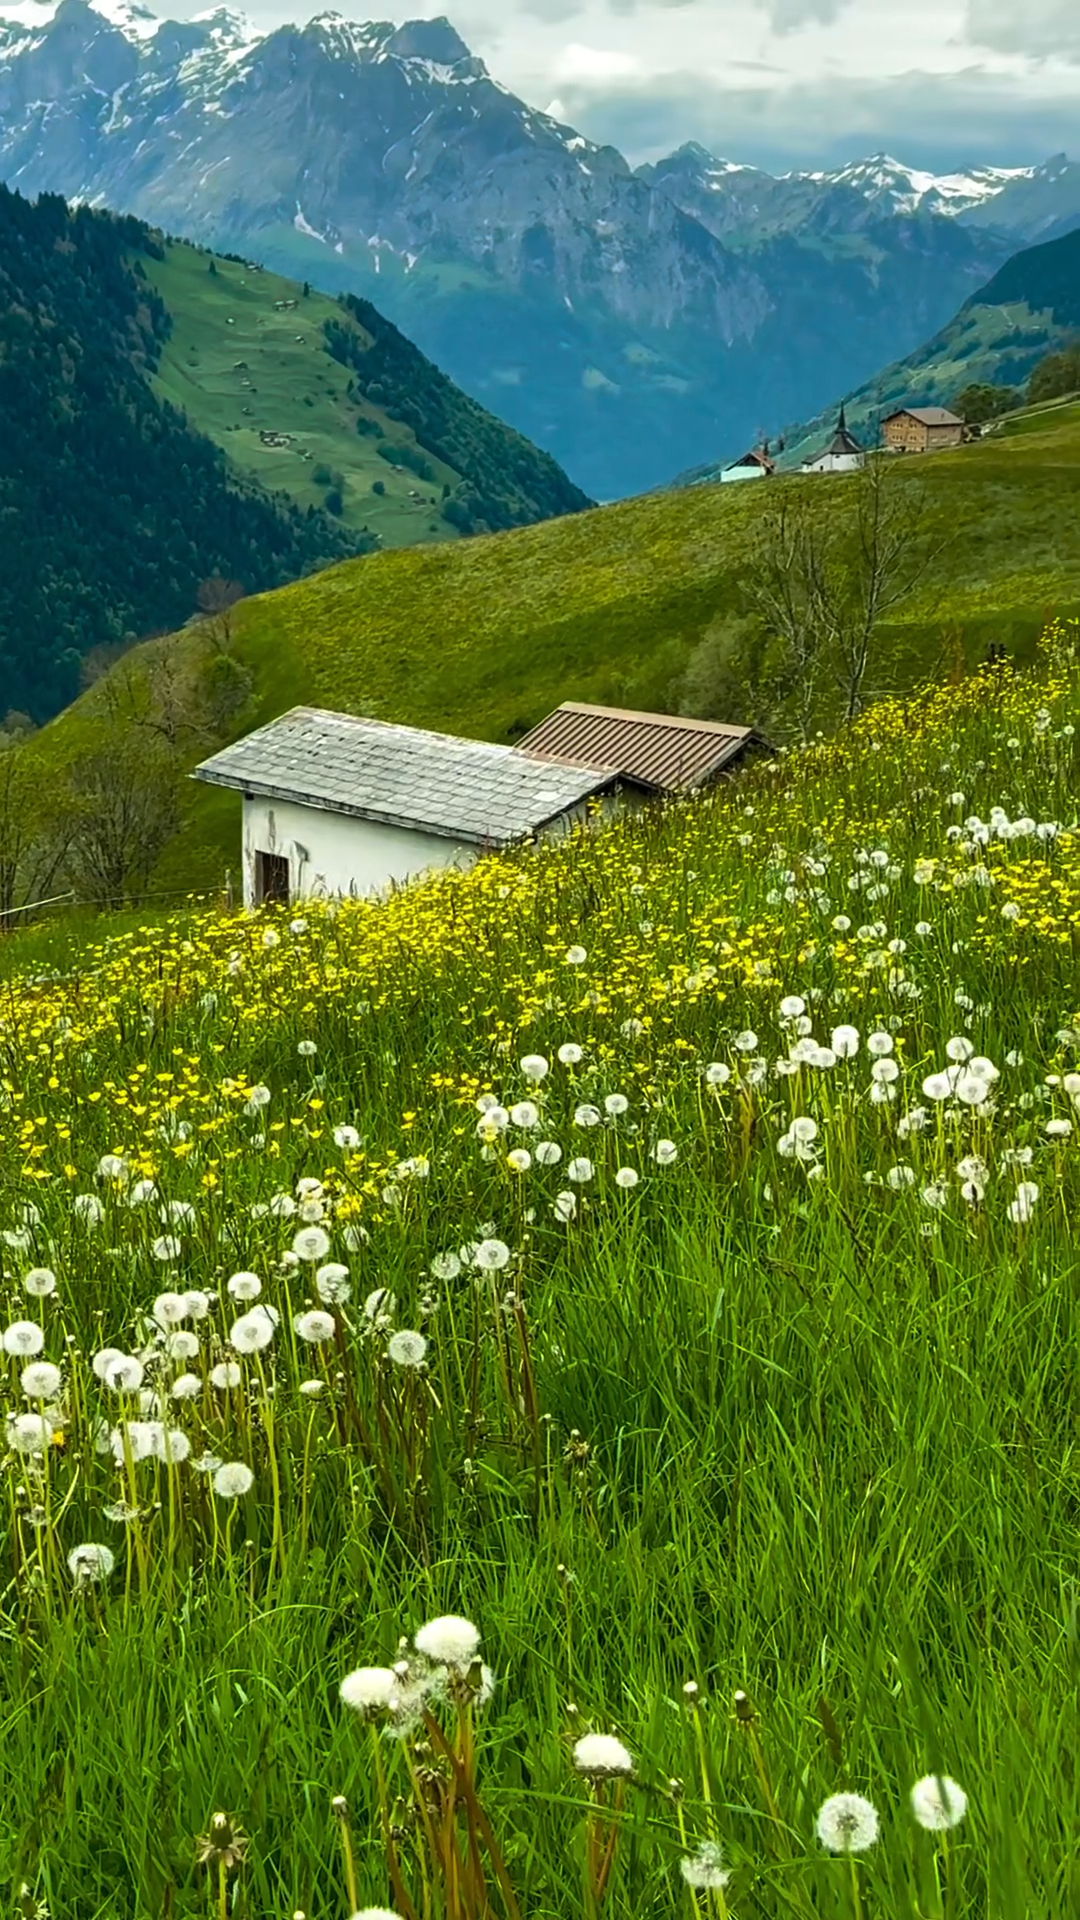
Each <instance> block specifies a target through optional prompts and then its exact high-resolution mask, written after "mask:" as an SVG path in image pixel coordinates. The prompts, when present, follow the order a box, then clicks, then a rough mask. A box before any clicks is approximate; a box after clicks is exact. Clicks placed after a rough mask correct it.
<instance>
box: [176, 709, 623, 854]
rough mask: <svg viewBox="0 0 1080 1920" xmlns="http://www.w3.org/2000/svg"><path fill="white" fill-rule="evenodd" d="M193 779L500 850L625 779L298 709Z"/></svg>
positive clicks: (607, 771) (207, 763)
mask: <svg viewBox="0 0 1080 1920" xmlns="http://www.w3.org/2000/svg"><path fill="white" fill-rule="evenodd" d="M195 778H196V779H197V780H206V781H209V782H210V783H211V784H212V785H214V786H219V787H236V788H238V789H239V790H240V791H241V792H242V793H247V794H257V795H259V796H260V797H261V798H264V799H270V800H281V801H293V802H295V803H297V804H298V805H301V806H309V807H318V808H320V809H321V810H322V811H324V812H330V813H345V814H352V815H354V816H355V817H356V818H358V819H361V820H375V821H380V822H382V823H383V824H384V825H387V826H398V827H407V828H411V829H413V830H414V831H417V832H423V833H433V834H438V835H441V836H443V837H444V838H446V839H451V840H459V841H465V842H466V843H468V844H470V845H474V846H494V847H501V846H509V845H510V844H511V843H512V842H513V841H515V840H520V839H523V838H524V837H525V836H526V835H528V834H530V833H532V832H534V831H535V830H536V829H537V828H539V827H542V826H544V825H546V824H547V823H548V822H549V821H551V820H554V819H557V818H558V816H559V815H560V814H561V813H565V812H566V811H568V809H570V808H572V807H575V806H578V805H579V804H580V803H581V802H582V801H583V800H586V799H588V798H589V797H590V796H591V795H593V794H598V793H601V792H603V791H605V790H606V789H608V788H610V787H613V786H614V785H615V784H616V783H617V779H618V775H617V773H616V771H615V769H614V768H613V767H609V766H600V767H596V766H592V765H590V766H562V765H558V764H553V763H552V762H550V761H540V760H535V759H531V758H529V757H528V756H527V755H526V754H523V753H519V752H518V751H517V750H516V749H515V748H513V747H500V746H494V745H490V744H488V743H486V742H484V741H481V740H459V739H457V738H455V737H454V736H453V735H451V734H445V733H429V732H427V731H425V730H424V729H423V728H420V727H400V726H392V725H390V724H388V723H387V722H385V721H381V720H364V719H358V718H356V717H355V716H354V715H352V714H346V713H328V712H324V711H323V710H322V709H321V708H318V707H294V708H293V709H292V711H291V713H285V714H282V716H281V718H280V719H279V720H273V721H271V723H270V725H269V726H266V727H259V728H258V729H257V731H256V732H255V733H249V734H248V735H247V737H246V739H243V740H238V741H237V742H236V743H235V745H233V746H231V747H225V748H224V749H223V751H222V752H221V753H215V754H213V755H212V756H211V758H210V759H209V760H204V761H203V762H202V765H201V766H199V767H196V769H195Z"/></svg>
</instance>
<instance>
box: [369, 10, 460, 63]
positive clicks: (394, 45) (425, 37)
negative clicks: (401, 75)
mask: <svg viewBox="0 0 1080 1920" xmlns="http://www.w3.org/2000/svg"><path fill="white" fill-rule="evenodd" d="M386 50H387V52H388V53H392V54H394V55H395V56H396V58H397V59H399V60H430V61H431V62H432V64H433V65H434V66H437V67H456V66H457V65H458V63H459V62H460V61H462V60H469V61H471V60H473V58H474V56H473V53H472V51H471V49H470V48H469V47H467V46H466V44H465V42H464V40H463V39H462V37H461V35H460V33H458V31H457V29H456V27H453V26H451V24H450V21H449V20H448V19H447V18H446V16H445V15H444V14H443V15H440V16H439V18H438V19H436V20H406V22H405V24H404V26H401V27H399V28H398V29H397V32H396V33H395V34H394V35H393V36H392V38H391V39H390V40H388V41H387V45H386Z"/></svg>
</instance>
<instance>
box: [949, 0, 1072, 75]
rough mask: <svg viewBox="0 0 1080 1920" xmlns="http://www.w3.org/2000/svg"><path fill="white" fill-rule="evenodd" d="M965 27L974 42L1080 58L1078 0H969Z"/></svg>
mask: <svg viewBox="0 0 1080 1920" xmlns="http://www.w3.org/2000/svg"><path fill="white" fill-rule="evenodd" d="M966 29H967V35H968V38H969V40H971V41H973V42H974V43H975V44H976V45H977V46H983V47H993V48H996V49H997V50H998V51H1000V52H1002V53H1020V54H1028V55H1030V56H1031V57H1032V58H1034V59H1046V58H1048V57H1052V56H1053V55H1054V54H1058V55H1061V56H1063V57H1064V58H1065V59H1068V60H1075V59H1080V5H1078V4H1077V0H1023V3H1022V4H1021V0H968V10H967V21H966Z"/></svg>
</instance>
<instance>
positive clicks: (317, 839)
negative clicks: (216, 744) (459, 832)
mask: <svg viewBox="0 0 1080 1920" xmlns="http://www.w3.org/2000/svg"><path fill="white" fill-rule="evenodd" d="M243 834H244V904H245V906H249V907H250V906H254V905H255V904H256V901H257V889H256V877H255V856H256V854H257V853H276V854H283V855H284V856H285V858H286V859H287V860H288V862H289V896H290V898H291V899H294V900H302V899H304V898H311V897H312V896H313V895H320V894H324V895H326V894H350V893H353V894H358V895H363V894H370V893H381V892H382V891H383V890H384V889H385V888H387V887H389V886H390V885H391V883H392V882H394V881H397V882H398V883H401V882H403V881H406V880H415V879H417V878H418V877H419V876H420V875H421V874H422V873H428V872H430V871H431V869H432V868H433V867H451V866H456V867H462V868H465V867H470V866H471V865H472V863H473V861H474V860H475V859H476V855H477V848H475V847H466V846H460V845H459V844H458V843H457V842H456V841H454V840H448V839H445V838H444V837H443V836H441V835H439V834H434V833H414V832H412V831H410V830H409V829H407V828H405V827H386V826H381V825H379V824H377V823H376V822H375V821H372V820H356V819H353V818H352V817H351V816H350V815H348V814H343V813H322V812H320V811H319V809H318V808H316V807H302V806H297V805H296V804H295V803H294V802H292V801H283V800H258V799H255V800H247V799H245V801H244V826H243Z"/></svg>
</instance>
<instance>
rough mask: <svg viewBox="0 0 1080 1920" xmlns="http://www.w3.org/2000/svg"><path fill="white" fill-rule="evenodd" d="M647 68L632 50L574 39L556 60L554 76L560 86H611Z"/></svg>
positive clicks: (633, 77)
mask: <svg viewBox="0 0 1080 1920" xmlns="http://www.w3.org/2000/svg"><path fill="white" fill-rule="evenodd" d="M643 72H644V69H643V67H642V64H641V61H640V60H639V59H638V58H637V57H636V55H634V54H632V53H625V52H621V51H620V50H619V49H618V48H608V47H586V46H582V44H581V43H580V41H577V40H574V41H571V43H570V45H569V46H568V47H564V48H563V50H562V53H561V54H560V55H559V58H558V59H557V60H556V62H555V67H554V71H553V74H552V78H553V79H554V80H556V81H558V83H559V85H560V86H574V85H577V86H585V87H592V86H600V87H604V86H607V85H608V84H609V83H610V82H611V81H612V80H630V79H636V78H637V77H638V75H640V74H642V73H643Z"/></svg>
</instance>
